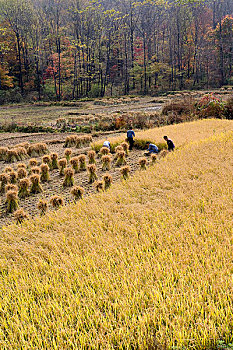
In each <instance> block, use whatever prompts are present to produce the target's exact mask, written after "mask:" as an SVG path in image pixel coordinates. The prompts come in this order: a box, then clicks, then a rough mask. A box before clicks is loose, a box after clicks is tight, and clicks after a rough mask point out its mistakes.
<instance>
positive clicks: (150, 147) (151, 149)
mask: <svg viewBox="0 0 233 350" xmlns="http://www.w3.org/2000/svg"><path fill="white" fill-rule="evenodd" d="M146 145H147V147H148V149H147V152H146V153H145V155H146V156H150V155H151V153H159V149H158V147H157V146H156V145H154V144H153V143H150V142H147V143H146Z"/></svg>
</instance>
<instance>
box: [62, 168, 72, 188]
mask: <svg viewBox="0 0 233 350" xmlns="http://www.w3.org/2000/svg"><path fill="white" fill-rule="evenodd" d="M64 175H65V179H64V181H63V187H72V186H74V170H73V169H72V168H66V169H65V170H64Z"/></svg>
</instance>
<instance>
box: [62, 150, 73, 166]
mask: <svg viewBox="0 0 233 350" xmlns="http://www.w3.org/2000/svg"><path fill="white" fill-rule="evenodd" d="M71 154H72V149H70V148H67V149H66V150H65V152H64V156H65V158H66V160H67V162H68V163H69V161H70V156H71Z"/></svg>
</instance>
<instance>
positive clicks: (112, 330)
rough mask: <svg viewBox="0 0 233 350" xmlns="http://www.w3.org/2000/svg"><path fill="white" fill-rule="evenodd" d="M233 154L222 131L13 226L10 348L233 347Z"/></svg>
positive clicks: (9, 241)
mask: <svg viewBox="0 0 233 350" xmlns="http://www.w3.org/2000/svg"><path fill="white" fill-rule="evenodd" d="M205 122H206V121H204V122H203V124H198V125H200V126H201V125H205ZM224 122H225V121H223V125H224ZM198 123H199V122H198ZM190 124H191V123H190ZM229 125H230V124H229ZM231 125H232V124H231ZM169 130H173V128H171V129H167V131H169ZM187 130H188V129H187ZM199 130H200V133H202V128H201V127H200V129H199ZM166 134H168V135H169V132H166ZM202 134H203V133H202ZM186 137H187V138H188V137H189V133H188V131H187V135H186ZM190 138H192V133H191V134H190ZM197 139H199V140H200V138H199V135H198V133H197ZM181 142H182V141H181ZM232 150H233V135H232V133H223V134H218V133H217V134H216V136H212V137H210V138H208V139H206V140H203V141H199V142H192V143H191V144H187V145H186V146H183V147H182V148H181V149H180V150H177V151H175V152H174V153H169V154H168V155H167V157H166V158H164V159H161V160H160V161H159V162H158V163H156V164H155V165H154V166H153V167H149V168H148V169H147V170H146V171H143V172H139V171H138V172H137V173H136V174H135V176H132V177H131V178H130V181H126V182H122V183H118V184H114V185H113V186H112V188H111V189H110V190H109V191H106V192H104V193H101V194H95V195H93V196H89V197H87V198H85V199H84V200H82V201H81V202H77V203H76V204H72V205H70V206H67V207H64V208H61V210H60V211H59V212H58V213H57V214H56V215H46V216H45V217H43V218H37V219H36V220H31V219H29V221H28V220H27V221H26V222H25V223H22V226H21V227H17V226H16V225H11V226H9V227H3V228H2V232H1V240H0V271H1V274H0V297H1V309H0V310H1V312H0V345H1V348H3V349H4V348H6V349H7V348H12V349H20V348H28V349H43V348H44V349H72V348H73V349H141V350H144V349H156V348H157V349H160V348H163V349H175V348H176V349H203V350H204V349H214V348H217V346H216V343H217V341H218V340H222V341H223V342H225V343H226V344H228V343H230V342H232V341H233V339H232V338H233V336H232V326H233V321H232V320H233V300H232V292H233V290H232V288H233V287H232V271H233V264H232V204H233V203H232V199H233V187H232V159H233V157H232V156H233V154H232ZM152 179H153V181H152Z"/></svg>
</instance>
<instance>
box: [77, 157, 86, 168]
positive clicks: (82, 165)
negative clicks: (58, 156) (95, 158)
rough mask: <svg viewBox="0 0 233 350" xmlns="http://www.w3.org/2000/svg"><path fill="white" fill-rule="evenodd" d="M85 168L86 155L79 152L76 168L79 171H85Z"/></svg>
mask: <svg viewBox="0 0 233 350" xmlns="http://www.w3.org/2000/svg"><path fill="white" fill-rule="evenodd" d="M86 169H87V166H86V156H85V154H80V155H79V156H78V170H79V171H85V170H86Z"/></svg>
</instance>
